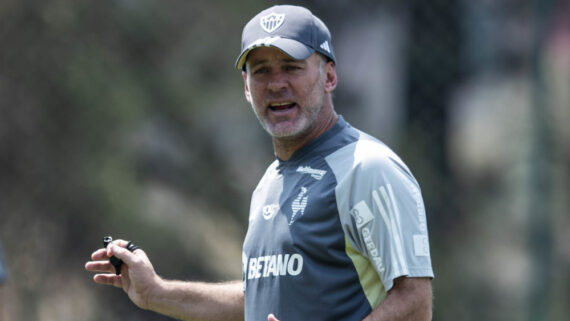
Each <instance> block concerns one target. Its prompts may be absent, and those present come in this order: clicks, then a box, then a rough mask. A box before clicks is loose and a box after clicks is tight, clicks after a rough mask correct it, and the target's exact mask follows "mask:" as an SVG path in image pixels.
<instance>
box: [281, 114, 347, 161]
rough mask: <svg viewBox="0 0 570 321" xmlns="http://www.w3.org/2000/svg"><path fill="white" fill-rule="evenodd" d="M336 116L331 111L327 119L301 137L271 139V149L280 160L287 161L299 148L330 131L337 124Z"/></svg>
mask: <svg viewBox="0 0 570 321" xmlns="http://www.w3.org/2000/svg"><path fill="white" fill-rule="evenodd" d="M337 120H338V115H337V114H336V113H335V112H334V111H333V112H332V113H329V114H328V115H327V117H326V118H325V119H324V120H323V121H321V122H318V123H317V124H315V127H314V128H311V129H309V131H308V133H306V134H304V135H302V136H301V137H295V138H275V137H274V138H273V149H274V150H275V154H276V155H277V157H279V159H281V160H284V161H286V160H289V159H290V158H291V156H293V154H294V153H295V152H296V151H297V150H299V149H300V148H301V147H303V146H305V145H306V144H308V143H310V142H311V141H313V140H314V139H316V138H317V137H319V136H320V135H322V134H323V133H325V132H326V131H327V130H329V129H331V128H332V127H333V126H334V125H335V124H336V122H337Z"/></svg>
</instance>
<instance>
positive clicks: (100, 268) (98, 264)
mask: <svg viewBox="0 0 570 321" xmlns="http://www.w3.org/2000/svg"><path fill="white" fill-rule="evenodd" d="M85 269H86V270H87V271H89V272H98V273H101V272H104V273H112V272H115V269H114V268H113V266H112V265H111V264H110V263H109V261H90V262H87V263H85Z"/></svg>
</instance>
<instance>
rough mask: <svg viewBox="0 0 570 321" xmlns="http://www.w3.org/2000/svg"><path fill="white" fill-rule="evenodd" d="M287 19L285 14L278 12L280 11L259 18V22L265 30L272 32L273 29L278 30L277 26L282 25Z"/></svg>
mask: <svg viewBox="0 0 570 321" xmlns="http://www.w3.org/2000/svg"><path fill="white" fill-rule="evenodd" d="M284 20H285V14H278V13H273V12H272V13H270V14H268V15H267V16H263V17H261V19H260V20H259V24H260V25H261V28H263V30H265V31H267V32H268V33H272V32H273V31H275V30H277V28H279V27H281V25H282V24H283V21H284Z"/></svg>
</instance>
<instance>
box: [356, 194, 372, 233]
mask: <svg viewBox="0 0 570 321" xmlns="http://www.w3.org/2000/svg"><path fill="white" fill-rule="evenodd" d="M350 215H352V217H353V218H354V221H355V222H356V227H357V228H359V229H360V228H361V227H362V226H364V225H365V224H366V223H368V222H370V221H372V220H373V219H374V215H373V214H372V211H371V210H370V208H369V207H368V205H366V202H364V201H360V202H359V203H358V204H356V205H354V207H353V208H352V209H351V210H350Z"/></svg>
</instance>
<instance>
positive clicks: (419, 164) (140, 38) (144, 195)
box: [0, 0, 570, 321]
mask: <svg viewBox="0 0 570 321" xmlns="http://www.w3.org/2000/svg"><path fill="white" fill-rule="evenodd" d="M275 3H282V2H277V1H262V0H242V1H230V0H196V1H189V0H186V1H183V0H98V1H86V0H41V1H40V0H24V1H22V0H2V1H0V248H1V249H0V253H1V254H0V262H1V263H0V283H2V284H1V285H0V321H36V320H38V321H78V320H81V321H99V320H106V321H113V320H121V321H125V320H167V318H166V317H163V316H160V315H158V314H155V313H153V312H149V311H143V310H140V309H138V308H136V307H135V306H134V304H132V303H131V302H130V301H129V300H128V298H127V297H126V295H124V293H123V292H122V291H121V290H119V289H116V288H112V287H105V286H101V285H96V284H94V283H93V282H92V275H91V274H90V273H88V272H86V271H85V270H84V264H85V262H86V261H87V260H88V259H89V256H90V254H91V252H93V251H94V250H95V249H97V248H98V247H100V246H101V245H102V244H101V243H102V237H103V236H104V235H112V236H114V237H117V238H124V239H129V240H134V241H135V242H136V243H137V244H139V245H141V246H142V247H143V248H144V249H145V251H146V252H147V253H148V255H149V256H150V258H151V260H152V262H153V264H154V266H155V268H156V270H157V271H158V273H159V274H160V275H162V276H163V277H165V278H169V279H183V280H209V281H224V280H233V279H240V278H241V243H242V238H243V237H244V235H245V231H246V226H247V214H248V206H249V197H250V195H251V192H252V190H253V188H254V187H255V185H256V183H257V180H258V179H259V178H260V177H261V175H262V173H263V172H264V170H265V167H266V166H267V165H268V164H269V163H270V162H271V161H272V160H273V159H274V158H273V151H272V146H271V141H270V139H269V137H268V136H267V135H266V134H265V132H264V131H263V130H262V129H261V127H260V126H259V125H258V123H257V120H256V118H255V116H254V115H253V113H252V112H251V111H250V107H249V106H248V104H247V102H246V101H245V99H244V94H243V83H242V78H241V74H240V73H239V72H238V71H236V70H234V67H233V66H234V62H235V59H236V57H237V55H238V53H239V46H240V36H241V29H242V27H243V25H244V24H245V23H246V22H247V21H248V20H249V19H250V18H251V17H252V16H253V15H255V14H256V13H257V12H259V11H260V10H262V9H264V8H266V7H268V6H269V5H271V4H275ZM289 3H293V4H302V5H305V6H307V7H308V8H309V9H311V10H312V11H313V12H314V13H315V14H316V15H318V16H320V17H321V18H322V20H324V21H325V23H326V24H327V25H328V26H329V28H330V29H331V32H332V35H333V45H334V48H335V51H336V56H337V60H338V64H337V72H338V75H339V86H338V88H337V90H336V91H335V98H334V99H335V108H336V110H337V111H338V112H339V113H340V114H342V115H343V116H344V118H345V119H346V120H347V121H348V122H350V123H351V124H352V125H354V126H355V127H358V128H360V129H362V130H364V131H367V132H369V133H370V134H373V135H374V136H376V137H378V138H380V139H381V140H383V141H384V142H386V143H387V144H388V145H389V146H391V147H392V148H393V149H394V150H395V151H396V152H397V153H398V154H399V155H400V156H401V157H402V158H403V160H404V161H405V162H406V163H407V164H408V166H409V167H410V168H411V170H412V172H413V173H414V175H415V176H416V178H417V179H418V181H419V182H420V184H421V186H422V192H423V196H424V199H425V203H426V208H427V215H428V225H429V232H430V242H431V253H432V260H433V267H434V271H435V274H436V279H435V280H434V282H433V287H434V295H435V301H434V320H437V321H463V320H465V321H469V320H473V321H475V320H477V321H493V320H497V321H498V320H509V321H510V320H525V321H526V320H528V321H535V320H560V321H562V320H568V316H569V315H570V305H569V304H568V302H569V299H568V298H570V215H569V213H570V197H569V191H570V4H569V2H568V1H567V0H558V1H556V0H542V1H541V0H535V1H515V0H500V1H492V0H480V1H471V0H432V1H421V0H417V1H396V0H392V1H390V0H385V1H379V0H375V1H373V0H368V1H340V0H334V1H331V0H327V1H325V0H315V1H290V2H289ZM285 321H292V320H285ZM294 321H299V320H294Z"/></svg>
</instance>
